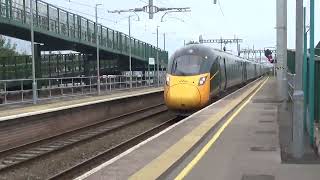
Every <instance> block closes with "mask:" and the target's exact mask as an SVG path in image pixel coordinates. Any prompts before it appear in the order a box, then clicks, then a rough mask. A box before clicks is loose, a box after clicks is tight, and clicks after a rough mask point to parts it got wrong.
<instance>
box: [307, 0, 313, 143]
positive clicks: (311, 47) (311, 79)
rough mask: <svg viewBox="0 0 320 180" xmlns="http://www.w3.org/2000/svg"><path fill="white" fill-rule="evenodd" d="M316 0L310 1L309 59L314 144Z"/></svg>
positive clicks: (311, 126)
mask: <svg viewBox="0 0 320 180" xmlns="http://www.w3.org/2000/svg"><path fill="white" fill-rule="evenodd" d="M314 55H315V52H314V0H310V59H309V89H308V90H309V92H308V98H309V107H308V109H309V120H310V121H309V127H310V128H309V134H310V143H311V144H313V143H314V140H313V138H314V98H315V97H314V94H315V93H314V83H315V77H314V76H315V74H314V73H315V72H314V71H315V62H314Z"/></svg>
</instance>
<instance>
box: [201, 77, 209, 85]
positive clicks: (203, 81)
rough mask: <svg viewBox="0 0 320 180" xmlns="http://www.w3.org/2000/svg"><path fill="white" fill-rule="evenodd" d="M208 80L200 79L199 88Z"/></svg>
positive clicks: (205, 78)
mask: <svg viewBox="0 0 320 180" xmlns="http://www.w3.org/2000/svg"><path fill="white" fill-rule="evenodd" d="M206 80H207V77H201V78H200V79H199V86H201V85H204V83H205V82H206Z"/></svg>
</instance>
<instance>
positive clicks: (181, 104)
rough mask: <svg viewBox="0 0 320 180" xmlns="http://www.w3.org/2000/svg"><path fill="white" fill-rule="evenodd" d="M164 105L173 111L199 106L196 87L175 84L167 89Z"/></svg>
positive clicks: (199, 97) (198, 95)
mask: <svg viewBox="0 0 320 180" xmlns="http://www.w3.org/2000/svg"><path fill="white" fill-rule="evenodd" d="M166 104H167V106H168V107H169V108H173V109H186V110H187V109H194V108H197V107H200V106H201V95H200V92H199V90H198V88H197V87H196V86H193V85H188V84H177V85H174V86H171V87H169V88H168V91H167V95H166Z"/></svg>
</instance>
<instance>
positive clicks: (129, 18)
mask: <svg viewBox="0 0 320 180" xmlns="http://www.w3.org/2000/svg"><path fill="white" fill-rule="evenodd" d="M135 15H136V16H137V17H138V21H140V17H139V16H138V15H137V14H136V13H135ZM132 16H133V15H130V16H129V17H128V24H129V71H130V75H129V77H130V89H132V52H131V17H132Z"/></svg>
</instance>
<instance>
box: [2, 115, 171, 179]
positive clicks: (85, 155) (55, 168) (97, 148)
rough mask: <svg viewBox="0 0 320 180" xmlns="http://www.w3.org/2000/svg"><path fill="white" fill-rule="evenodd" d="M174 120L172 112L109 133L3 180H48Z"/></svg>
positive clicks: (11, 172)
mask: <svg viewBox="0 0 320 180" xmlns="http://www.w3.org/2000/svg"><path fill="white" fill-rule="evenodd" d="M173 117H175V116H174V115H173V114H172V113H170V112H166V113H162V114H159V115H156V116H153V117H152V118H148V119H146V120H143V121H140V122H137V123H135V124H134V125H131V126H129V127H125V128H122V129H120V130H118V131H116V132H113V133H112V134H111V133H108V134H106V135H104V136H102V137H100V138H98V139H93V140H91V141H88V142H86V143H84V144H79V145H77V146H73V147H71V148H65V149H63V150H61V151H58V152H55V153H52V154H49V155H47V156H45V157H43V158H39V159H35V160H33V161H30V162H28V163H25V164H23V165H21V166H18V167H16V168H15V169H10V170H7V171H4V172H2V173H1V174H0V179H47V178H49V177H51V176H52V175H54V174H56V173H58V172H61V171H63V170H65V169H68V168H70V167H72V166H74V165H76V164H78V163H80V162H83V161H84V160H86V159H89V158H91V157H94V156H96V155H97V154H99V153H101V152H103V151H105V150H107V149H110V148H111V147H114V146H116V145H118V144H120V143H121V142H124V141H126V140H128V139H130V138H132V137H134V136H136V135H138V134H140V133H143V132H145V131H147V130H148V129H151V128H153V127H154V126H156V125H159V124H161V123H163V122H165V121H167V120H168V119H169V118H173Z"/></svg>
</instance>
